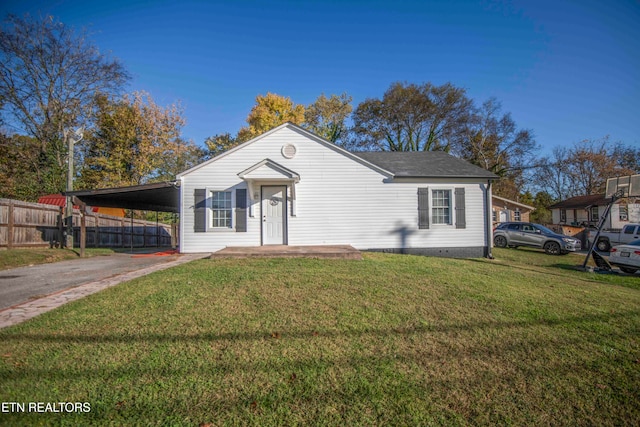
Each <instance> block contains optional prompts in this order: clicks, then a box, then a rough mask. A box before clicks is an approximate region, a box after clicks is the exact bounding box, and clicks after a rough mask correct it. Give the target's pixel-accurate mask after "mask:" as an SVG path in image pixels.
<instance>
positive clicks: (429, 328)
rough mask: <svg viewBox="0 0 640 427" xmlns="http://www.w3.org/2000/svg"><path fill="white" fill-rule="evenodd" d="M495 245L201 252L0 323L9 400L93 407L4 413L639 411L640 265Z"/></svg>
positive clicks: (349, 418) (63, 419)
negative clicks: (462, 254) (418, 252)
mask: <svg viewBox="0 0 640 427" xmlns="http://www.w3.org/2000/svg"><path fill="white" fill-rule="evenodd" d="M494 255H495V256H496V259H495V260H492V261H490V260H485V259H473V260H453V259H441V258H428V257H416V256H403V255H387V254H365V256H364V260H363V261H336V260H313V259H271V260H269V259H247V260H201V261H196V262H192V263H189V264H185V265H183V266H179V267H175V268H172V269H170V270H165V271H162V272H158V273H154V274H151V275H149V276H146V277H143V278H140V279H136V280H133V281H131V282H128V283H124V284H121V285H119V286H117V287H114V288H110V289H108V290H106V291H103V292H101V293H99V294H95V295H92V296H90V297H87V298H85V299H83V300H80V301H77V302H74V303H71V304H68V305H66V306H64V307H62V308H60V309H58V310H55V311H53V312H49V313H47V314H45V315H42V316H39V317H37V318H35V319H32V320H31V321H29V322H27V323H25V324H22V325H17V326H15V327H12V328H8V329H5V330H0V401H2V402H23V403H26V404H28V403H29V402H87V403H88V404H89V406H90V412H72V413H44V414H41V413H26V411H25V413H21V412H17V413H16V411H14V413H6V412H5V413H0V424H9V425H11V424H15V425H25V424H29V425H34V424H51V423H56V424H58V423H61V424H68V425H86V424H98V425H128V424H131V425H196V426H197V425H209V424H210V425H247V424H248V425H259V426H264V425H267V426H268V425H297V424H305V425H467V424H480V425H495V424H498V425H505V424H506V425H510V424H511V425H576V424H577V425H625V424H626V425H637V424H639V423H640V388H639V387H640V386H639V384H640V277H631V276H626V277H625V276H612V275H595V274H588V273H581V272H577V271H574V270H573V269H572V268H571V267H572V266H573V265H578V264H581V263H582V258H580V257H578V256H575V255H568V256H564V257H551V256H548V255H545V254H543V253H538V252H535V251H527V250H509V249H502V250H501V249H496V250H495V252H494ZM636 276H639V275H636ZM26 408H27V409H28V406H26ZM82 408H83V409H87V408H86V407H82Z"/></svg>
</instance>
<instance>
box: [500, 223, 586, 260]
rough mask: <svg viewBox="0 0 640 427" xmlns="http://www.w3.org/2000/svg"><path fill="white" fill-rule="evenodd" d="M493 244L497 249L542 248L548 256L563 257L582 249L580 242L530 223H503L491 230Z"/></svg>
mask: <svg viewBox="0 0 640 427" xmlns="http://www.w3.org/2000/svg"><path fill="white" fill-rule="evenodd" d="M493 244H494V245H495V246H497V247H499V248H506V247H507V246H509V247H512V248H517V247H518V246H530V247H534V248H542V249H544V251H545V252H546V253H548V254H550V255H560V254H562V255H565V254H568V253H569V252H575V251H579V250H580V249H581V247H582V244H581V243H580V240H578V239H576V238H574V237H571V236H565V235H564V234H558V233H555V232H553V231H551V230H549V229H548V228H547V227H543V226H542V225H539V224H532V223H530V222H503V223H502V224H500V225H499V226H498V227H496V229H495V230H493Z"/></svg>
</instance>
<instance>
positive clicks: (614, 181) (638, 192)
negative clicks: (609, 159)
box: [605, 175, 640, 197]
mask: <svg viewBox="0 0 640 427" xmlns="http://www.w3.org/2000/svg"><path fill="white" fill-rule="evenodd" d="M619 191H621V193H620V194H619V195H618V197H640V175H631V176H620V177H617V178H609V179H607V192H606V195H605V197H613V195H614V194H616V193H617V192H619Z"/></svg>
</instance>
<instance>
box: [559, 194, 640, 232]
mask: <svg viewBox="0 0 640 427" xmlns="http://www.w3.org/2000/svg"><path fill="white" fill-rule="evenodd" d="M610 202H611V199H610V198H607V197H605V195H604V194H592V195H589V196H577V197H571V198H570V199H567V200H563V201H561V202H559V203H556V204H555V205H552V206H549V209H550V210H551V215H552V218H553V223H554V224H559V225H565V224H566V225H574V226H597V225H598V222H599V221H600V218H602V216H603V215H604V214H605V212H606V209H607V205H608V204H609V203H610ZM635 202H636V200H635V199H634V198H622V199H619V200H617V201H616V203H614V204H613V206H611V214H610V216H609V217H607V218H606V221H605V223H604V228H622V227H624V226H625V224H628V223H630V222H631V223H637V222H640V204H638V203H635Z"/></svg>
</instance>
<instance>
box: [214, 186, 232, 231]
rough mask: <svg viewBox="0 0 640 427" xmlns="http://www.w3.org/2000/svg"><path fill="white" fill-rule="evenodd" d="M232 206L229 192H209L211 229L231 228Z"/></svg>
mask: <svg viewBox="0 0 640 427" xmlns="http://www.w3.org/2000/svg"><path fill="white" fill-rule="evenodd" d="M232 206H233V205H232V200H231V191H212V192H211V220H212V221H211V226H212V227H213V228H231V226H232V224H231V218H232V216H233V207H232Z"/></svg>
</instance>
